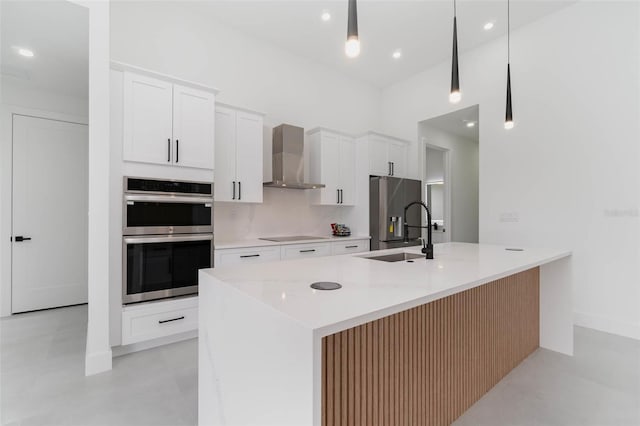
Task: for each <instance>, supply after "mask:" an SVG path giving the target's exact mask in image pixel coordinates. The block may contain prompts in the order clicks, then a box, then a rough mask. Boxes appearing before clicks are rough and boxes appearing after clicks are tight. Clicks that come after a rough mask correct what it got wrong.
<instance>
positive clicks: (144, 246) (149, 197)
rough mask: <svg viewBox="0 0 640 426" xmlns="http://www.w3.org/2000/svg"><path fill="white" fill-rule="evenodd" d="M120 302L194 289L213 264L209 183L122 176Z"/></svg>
mask: <svg viewBox="0 0 640 426" xmlns="http://www.w3.org/2000/svg"><path fill="white" fill-rule="evenodd" d="M122 233H123V239H122V240H123V244H122V263H123V265H122V287H123V288H122V290H123V292H122V294H123V303H125V304H127V303H135V302H142V301H145V300H155V299H163V298H167V297H175V296H184V295H188V294H196V293H198V270H199V269H202V268H210V267H212V266H213V252H214V245H213V183H207V182H179V181H170V180H157V179H145V178H134V177H125V178H124V200H123V224H122Z"/></svg>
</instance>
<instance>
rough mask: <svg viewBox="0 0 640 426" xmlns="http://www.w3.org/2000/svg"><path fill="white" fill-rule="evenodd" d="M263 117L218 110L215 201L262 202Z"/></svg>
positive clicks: (224, 107)
mask: <svg viewBox="0 0 640 426" xmlns="http://www.w3.org/2000/svg"><path fill="white" fill-rule="evenodd" d="M263 121H264V120H263V116H262V114H259V113H253V112H249V111H244V110H240V109H236V108H233V107H229V106H223V105H218V106H217V107H216V156H215V158H216V164H215V166H216V167H215V183H216V184H215V199H216V201H233V202H245V203H261V202H262V178H263V176H262V155H263V143H262V139H263Z"/></svg>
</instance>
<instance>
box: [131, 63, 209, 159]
mask: <svg viewBox="0 0 640 426" xmlns="http://www.w3.org/2000/svg"><path fill="white" fill-rule="evenodd" d="M123 100H124V105H123V127H124V129H123V136H124V146H123V160H125V161H135V162H141V163H151V164H162V165H171V166H182V167H194V168H199V169H213V166H214V129H215V113H214V111H215V94H214V93H213V92H208V91H205V90H199V89H195V88H191V87H185V86H181V85H178V84H173V83H171V82H167V81H163V80H161V79H156V78H152V77H148V76H146V75H140V74H136V73H132V72H128V71H126V72H124V93H123Z"/></svg>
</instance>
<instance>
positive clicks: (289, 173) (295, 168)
mask: <svg viewBox="0 0 640 426" xmlns="http://www.w3.org/2000/svg"><path fill="white" fill-rule="evenodd" d="M271 163H272V169H273V171H272V176H273V180H272V181H271V182H265V183H264V186H265V187H271V188H283V189H320V188H324V185H323V184H321V183H307V182H305V181H304V129H303V128H302V127H296V126H292V125H290V124H281V125H279V126H277V127H274V128H273V156H272V159H271Z"/></svg>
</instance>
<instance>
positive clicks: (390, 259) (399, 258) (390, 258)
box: [365, 252, 424, 262]
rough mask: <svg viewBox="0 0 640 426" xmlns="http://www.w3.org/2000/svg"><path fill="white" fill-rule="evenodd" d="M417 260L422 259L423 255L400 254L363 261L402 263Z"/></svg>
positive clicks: (373, 257) (372, 257) (371, 257)
mask: <svg viewBox="0 0 640 426" xmlns="http://www.w3.org/2000/svg"><path fill="white" fill-rule="evenodd" d="M419 258H423V259H424V254H416V253H406V252H402V253H393V254H385V255H383V256H370V257H365V259H371V260H380V261H382V262H402V261H405V260H411V259H419Z"/></svg>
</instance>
